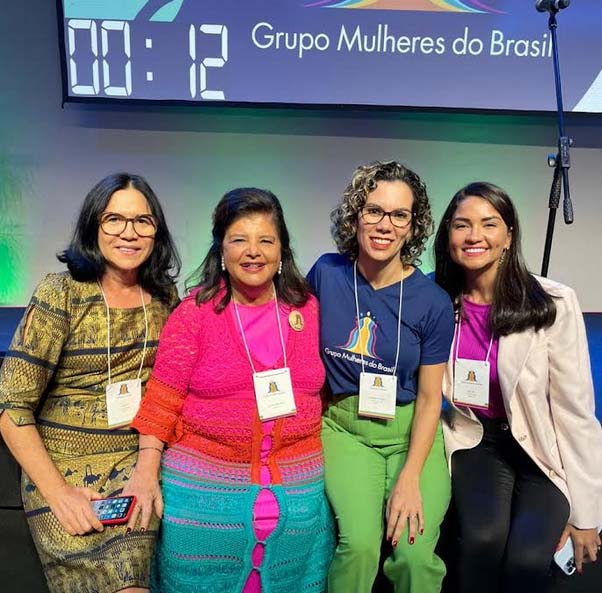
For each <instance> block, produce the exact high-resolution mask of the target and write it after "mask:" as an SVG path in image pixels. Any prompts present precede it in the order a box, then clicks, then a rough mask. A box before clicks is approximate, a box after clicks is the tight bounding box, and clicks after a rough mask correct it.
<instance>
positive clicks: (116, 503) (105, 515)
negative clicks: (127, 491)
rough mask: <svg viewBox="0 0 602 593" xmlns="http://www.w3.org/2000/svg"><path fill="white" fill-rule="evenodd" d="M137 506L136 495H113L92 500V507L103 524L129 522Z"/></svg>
mask: <svg viewBox="0 0 602 593" xmlns="http://www.w3.org/2000/svg"><path fill="white" fill-rule="evenodd" d="M135 506H136V497H135V496H113V497H110V498H103V499H102V500H93V501H92V508H93V509H94V512H95V513H96V516H97V517H98V518H99V520H100V522H101V523H102V524H103V525H123V523H127V522H128V521H129V520H130V517H131V516H132V512H133V511H134V507H135Z"/></svg>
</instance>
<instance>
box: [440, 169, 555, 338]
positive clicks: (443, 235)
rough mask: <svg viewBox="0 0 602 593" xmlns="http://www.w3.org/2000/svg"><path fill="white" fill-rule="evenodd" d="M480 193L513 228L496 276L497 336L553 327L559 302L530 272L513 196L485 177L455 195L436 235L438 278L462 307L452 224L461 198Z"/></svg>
mask: <svg viewBox="0 0 602 593" xmlns="http://www.w3.org/2000/svg"><path fill="white" fill-rule="evenodd" d="M471 196H476V197H479V198H483V199H484V200H487V202H489V203H490V204H491V205H492V206H493V207H494V208H495V209H496V211H497V212H498V214H499V215H500V216H501V217H502V220H503V221H504V222H505V223H506V226H507V227H508V229H509V230H511V232H512V241H511V242H510V247H509V248H508V250H507V252H506V254H505V257H504V258H503V261H502V262H501V264H500V267H499V269H498V273H497V275H496V279H495V286H494V298H493V303H492V307H491V313H490V316H489V325H490V327H491V330H492V331H493V333H494V334H495V335H497V336H507V335H509V334H512V333H516V332H521V331H524V330H525V329H527V328H530V327H532V328H533V329H535V330H539V329H541V328H544V327H549V326H550V325H552V323H554V320H555V319H556V304H555V303H554V300H553V299H552V297H551V296H550V295H549V294H548V293H547V292H546V291H545V290H544V289H543V287H542V286H541V284H540V283H539V282H538V281H537V280H536V279H535V278H534V277H533V276H532V275H531V274H530V272H529V270H528V269H527V266H526V264H525V260H524V258H523V255H522V250H521V237H520V223H519V220H518V213H517V212H516V208H515V207H514V204H513V203H512V200H511V199H510V197H509V196H508V194H506V192H505V191H504V190H502V189H501V188H499V187H497V186H496V185H493V184H492V183H486V182H483V181H477V182H474V183H470V184H468V185H467V186H465V187H463V188H462V189H461V190H460V191H458V192H457V193H456V195H455V196H454V197H453V198H452V200H451V202H450V203H449V206H448V207H447V209H446V210H445V213H444V214H443V218H442V220H441V223H440V224H439V228H438V230H437V235H436V237H435V243H434V247H433V249H434V252H435V266H436V267H435V281H436V282H437V284H439V285H440V286H441V287H442V288H444V289H445V290H446V291H447V293H448V294H449V296H450V297H451V299H452V301H453V302H454V303H455V306H456V308H457V309H458V308H460V307H461V296H462V291H463V287H464V272H463V270H462V268H461V267H460V266H459V265H458V264H456V263H455V262H454V261H453V260H452V259H451V256H450V253H449V227H450V223H451V219H452V217H453V215H454V213H455V212H456V209H457V208H458V205H459V204H460V202H461V201H462V200H464V199H466V198H468V197H471Z"/></svg>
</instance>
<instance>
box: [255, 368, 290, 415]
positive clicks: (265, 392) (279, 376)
mask: <svg viewBox="0 0 602 593" xmlns="http://www.w3.org/2000/svg"><path fill="white" fill-rule="evenodd" d="M253 385H254V387H255V400H256V401H257V411H258V412H259V419H260V420H262V421H263V420H273V419H274V418H282V417H284V416H294V415H295V414H296V413H297V406H296V405H295V396H294V394H293V385H292V383H291V372H290V369H287V368H282V369H272V370H269V371H262V372H260V373H253Z"/></svg>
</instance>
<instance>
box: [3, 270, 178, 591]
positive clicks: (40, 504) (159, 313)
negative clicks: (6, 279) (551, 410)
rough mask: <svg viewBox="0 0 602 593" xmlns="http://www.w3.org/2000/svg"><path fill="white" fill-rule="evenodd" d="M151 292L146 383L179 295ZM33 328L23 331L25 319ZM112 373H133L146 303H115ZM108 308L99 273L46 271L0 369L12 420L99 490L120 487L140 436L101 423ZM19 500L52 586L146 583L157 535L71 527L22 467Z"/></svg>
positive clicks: (64, 469)
mask: <svg viewBox="0 0 602 593" xmlns="http://www.w3.org/2000/svg"><path fill="white" fill-rule="evenodd" d="M171 300H172V301H173V302H172V303H170V305H166V304H164V303H162V302H161V301H159V300H158V299H156V298H153V299H152V302H151V304H150V305H147V307H146V310H147V315H148V323H149V333H148V344H147V349H146V354H145V357H144V364H143V369H142V375H141V379H142V383H143V385H144V384H145V382H146V380H147V379H148V376H149V374H150V370H151V367H152V365H153V362H154V359H155V353H156V349H157V344H158V340H159V334H160V332H161V329H162V327H163V324H164V323H165V321H166V319H167V317H168V315H169V313H170V311H171V309H172V308H173V307H174V306H175V305H176V304H177V293H176V289H175V287H174V289H173V294H172V298H171ZM27 318H29V327H28V329H27V332H26V333H25V334H24V327H25V320H26V319H27ZM110 318H111V380H112V382H116V381H122V380H126V379H134V378H135V377H136V376H137V373H138V368H139V366H140V360H141V356H142V351H143V344H144V312H143V309H142V307H137V308H133V309H111V311H110ZM106 384H107V315H106V308H105V304H104V301H103V298H102V295H101V293H100V290H99V288H98V285H97V284H96V283H95V282H77V281H75V280H74V279H73V278H72V277H71V276H70V274H68V273H66V272H65V273H62V274H49V275H48V276H47V277H46V278H45V279H44V280H43V281H42V282H41V283H40V285H39V286H38V288H37V289H36V291H35V293H34V295H33V297H32V299H31V303H30V304H29V307H28V309H27V311H26V313H25V315H24V318H23V321H22V322H21V324H20V326H19V328H18V329H17V332H16V334H15V336H14V338H13V341H12V344H11V347H10V350H9V352H8V353H7V355H6V358H5V361H4V364H3V366H2V369H0V412H3V411H4V413H6V414H8V415H9V417H10V418H11V420H12V421H13V422H15V424H18V425H26V424H36V425H37V428H38V431H39V433H40V435H41V437H42V440H43V442H44V444H45V446H46V448H47V450H48V453H49V455H50V457H51V459H52V461H53V462H54V464H55V465H56V467H57V468H58V469H59V471H60V472H61V473H62V474H63V476H64V478H65V480H66V481H67V482H68V483H69V484H71V485H73V486H86V487H89V488H92V489H94V490H96V491H98V492H100V493H101V494H102V495H103V496H112V495H115V494H119V493H120V492H121V491H122V489H123V487H124V485H125V483H126V482H127V481H128V479H129V477H130V475H131V473H132V469H133V467H134V465H135V463H136V457H137V449H138V435H137V433H135V432H134V431H132V430H131V429H129V428H122V429H113V430H110V429H108V428H107V410H106V401H105V387H106ZM21 493H22V496H23V505H24V507H25V512H26V515H27V519H28V522H29V526H30V529H31V533H32V535H33V539H34V541H35V544H36V547H37V549H38V553H39V555H40V559H41V561H42V565H43V567H44V571H45V574H46V579H47V581H48V585H49V588H50V591H51V592H52V593H114V592H115V591H119V590H120V589H124V588H126V587H133V586H137V587H148V586H149V567H150V560H151V555H152V552H153V548H154V543H155V538H156V534H157V528H158V521H157V519H156V518H155V519H154V520H153V522H152V523H151V525H150V526H149V529H148V530H147V531H146V532H144V533H140V532H139V531H137V530H135V531H133V532H132V533H129V534H126V527H125V525H123V526H115V527H108V528H105V530H104V532H102V533H98V532H93V533H91V534H88V535H85V536H71V535H69V534H68V533H67V532H66V531H65V529H64V528H63V527H62V526H61V524H60V523H59V522H58V520H57V519H56V518H55V516H54V515H53V514H52V512H51V511H50V509H49V507H48V505H47V503H46V501H45V500H44V498H43V497H42V496H41V494H40V492H39V490H38V489H37V488H36V486H35V485H34V484H33V483H32V482H31V481H30V480H29V479H28V477H27V476H26V475H25V474H23V479H22V484H21Z"/></svg>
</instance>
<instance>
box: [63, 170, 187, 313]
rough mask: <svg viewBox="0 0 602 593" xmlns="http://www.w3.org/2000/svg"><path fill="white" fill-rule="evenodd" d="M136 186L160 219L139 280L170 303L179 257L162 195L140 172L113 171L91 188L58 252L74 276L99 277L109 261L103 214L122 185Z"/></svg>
mask: <svg viewBox="0 0 602 593" xmlns="http://www.w3.org/2000/svg"><path fill="white" fill-rule="evenodd" d="M130 187H133V188H134V189H137V190H138V191H139V192H140V193H141V194H142V195H144V197H145V198H146V201H147V203H148V206H149V208H150V210H151V213H152V214H153V216H154V217H155V219H156V220H157V234H156V235H155V243H154V246H153V250H152V252H151V254H150V256H149V258H148V259H147V260H146V261H145V262H144V263H143V264H142V265H141V266H140V268H139V270H138V283H139V284H140V286H142V288H144V289H145V290H147V291H148V292H149V293H150V294H152V295H153V296H156V297H157V298H159V299H160V300H161V301H163V302H165V303H169V302H170V301H171V300H172V296H170V295H171V294H172V291H173V284H174V282H175V280H176V278H177V276H178V274H179V273H180V266H181V262H180V257H179V255H178V252H177V250H176V246H175V244H174V242H173V239H172V238H171V234H170V232H169V229H168V228H167V223H166V222H165V216H164V214H163V209H162V208H161V204H160V203H159V199H158V198H157V196H156V195H155V192H154V191H153V190H152V189H151V187H150V186H149V185H148V183H147V182H146V181H145V179H144V178H143V177H141V176H140V175H132V174H131V173H114V174H112V175H108V176H107V177H105V178H104V179H102V180H100V181H99V182H98V183H97V184H96V185H95V186H94V187H93V188H92V189H91V190H90V191H89V192H88V195H87V196H86V199H85V200H84V203H83V205H82V208H81V211H80V213H79V216H78V219H77V223H76V225H75V230H74V232H73V237H72V238H71V242H70V243H69V245H68V246H67V249H65V250H64V251H62V252H61V253H59V254H58V255H57V258H58V260H59V261H60V262H62V263H64V264H67V268H68V269H69V272H71V275H72V276H73V278H74V279H75V280H79V281H81V282H89V281H91V280H96V279H97V278H100V277H101V276H102V275H103V274H104V271H105V267H106V261H105V258H104V257H103V255H102V253H101V251H100V248H99V246H98V228H99V224H100V223H99V219H100V215H101V214H102V213H103V212H104V210H105V208H106V207H107V204H108V203H109V200H110V199H111V197H112V195H113V194H114V193H115V192H116V191H119V190H121V189H127V188H130Z"/></svg>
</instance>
